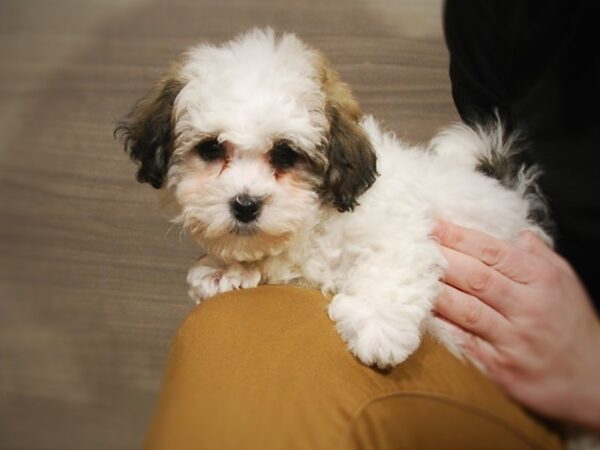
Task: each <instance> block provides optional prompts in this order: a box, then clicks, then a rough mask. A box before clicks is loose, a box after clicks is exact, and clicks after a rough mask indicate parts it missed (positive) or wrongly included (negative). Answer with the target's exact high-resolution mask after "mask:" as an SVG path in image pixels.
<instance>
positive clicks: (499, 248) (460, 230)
mask: <svg viewBox="0 0 600 450" xmlns="http://www.w3.org/2000/svg"><path fill="white" fill-rule="evenodd" d="M433 234H434V235H435V236H437V237H438V239H439V240H440V243H441V244H442V246H444V247H447V248H451V249H453V250H456V251H458V252H460V253H464V254H466V255H469V256H471V257H473V258H475V259H477V260H479V261H481V262H482V263H484V264H485V265H487V266H489V267H492V268H494V269H495V270H497V271H498V272H500V273H501V274H503V275H505V276H506V277H508V278H510V279H511V280H513V281H516V282H518V283H528V282H530V281H532V280H533V278H534V276H535V268H536V266H537V259H536V258H535V257H532V255H530V254H529V255H528V254H527V252H526V251H524V250H523V249H522V248H519V247H515V246H512V245H510V244H507V243H505V242H503V241H500V240H499V239H495V238H493V237H491V236H489V235H487V234H485V233H482V232H480V231H477V230H472V229H468V228H464V227H461V226H458V225H454V224H451V223H447V222H439V223H438V224H437V226H436V228H435V229H434V231H433ZM531 234H533V233H531ZM526 239H530V237H529V236H527V237H526ZM532 245H533V244H532ZM535 245H536V248H537V245H538V244H537V243H535Z"/></svg>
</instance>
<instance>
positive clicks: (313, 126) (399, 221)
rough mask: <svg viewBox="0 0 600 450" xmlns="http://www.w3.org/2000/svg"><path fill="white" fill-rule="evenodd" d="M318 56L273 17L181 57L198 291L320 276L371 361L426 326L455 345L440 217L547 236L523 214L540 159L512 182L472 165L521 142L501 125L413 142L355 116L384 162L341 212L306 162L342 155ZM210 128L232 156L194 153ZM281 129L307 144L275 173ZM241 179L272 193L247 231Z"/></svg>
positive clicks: (339, 323)
mask: <svg viewBox="0 0 600 450" xmlns="http://www.w3.org/2000/svg"><path fill="white" fill-rule="evenodd" d="M322 66H323V58H322V55H320V54H319V53H318V52H316V51H315V50H313V49H311V48H309V47H308V46H307V45H305V44H304V43H303V42H301V41H300V40H299V39H298V38H296V37H295V36H294V35H292V34H285V35H283V36H280V37H278V36H277V35H276V34H275V33H274V32H273V31H272V30H269V29H267V30H253V31H251V32H249V33H246V34H244V35H242V36H240V37H238V38H237V39H235V40H233V41H231V42H229V43H227V44H225V45H221V46H212V45H206V44H204V45H200V46H198V47H195V48H193V49H191V50H190V51H189V52H188V53H187V55H186V56H185V59H184V61H183V64H181V65H180V66H177V77H178V79H179V80H180V83H181V85H182V88H181V90H180V92H179V93H178V95H177V96H176V98H175V99H174V102H173V112H172V117H173V121H174V132H173V133H174V140H175V141H174V145H173V151H172V156H171V160H170V164H169V169H168V176H167V183H168V188H169V190H170V191H171V192H172V194H173V196H174V198H175V200H176V203H177V205H178V207H179V214H178V216H177V217H176V219H175V221H176V222H178V223H181V224H182V225H183V226H184V228H185V229H187V230H188V231H189V232H190V234H191V235H192V236H193V237H194V238H195V239H196V240H197V241H198V242H199V244H200V245H201V246H202V248H203V249H204V250H205V251H206V255H205V256H204V257H202V258H201V259H200V260H199V261H198V262H197V263H196V265H194V266H193V267H192V268H191V270H190V271H189V275H188V282H189V285H190V295H191V297H192V298H193V299H194V300H195V301H196V302H198V303H200V302H201V301H203V300H205V299H207V298H209V297H212V296H214V295H215V294H218V293H220V292H225V291H229V290H231V289H238V288H249V287H253V286H257V285H259V284H265V283H290V284H298V285H302V286H310V287H315V288H319V289H321V290H322V291H323V292H324V293H326V294H328V295H331V298H332V300H331V303H330V305H329V316H330V317H331V319H332V320H333V321H334V322H335V325H336V327H337V330H338V331H339V333H340V335H341V337H342V338H343V339H344V341H346V343H347V344H348V348H349V349H350V351H351V352H352V353H353V354H354V355H356V356H357V357H358V358H359V359H360V360H361V361H362V362H364V363H365V364H369V365H377V366H379V367H389V366H393V365H396V364H398V363H400V362H401V361H403V360H404V359H406V358H407V357H408V356H409V355H410V354H411V353H412V352H413V351H414V350H415V349H416V348H417V346H418V345H419V342H420V340H421V335H422V333H423V332H424V331H425V330H426V329H428V330H430V331H431V332H432V333H433V334H435V335H436V336H437V337H438V338H439V339H440V340H441V341H442V342H444V343H445V344H446V345H448V346H449V347H450V348H451V349H452V350H454V351H455V352H458V351H459V346H458V345H457V344H458V340H459V339H460V337H461V333H460V332H459V331H458V330H456V329H454V328H453V327H451V326H450V325H448V324H447V323H445V322H443V321H442V320H441V319H436V318H434V317H433V316H432V308H433V305H434V302H435V300H436V298H437V297H438V295H439V293H440V289H441V283H440V281H439V280H440V277H441V276H442V272H443V269H444V265H445V260H444V258H443V256H442V254H441V252H440V249H439V246H438V244H437V243H436V241H435V240H434V239H433V238H432V237H431V233H432V229H433V227H434V224H435V222H436V220H438V219H443V220H447V221H451V222H454V223H456V224H459V225H462V226H466V227H469V228H475V229H478V230H482V231H485V232H486V233H488V234H490V235H492V236H495V237H498V238H501V239H504V240H512V239H514V238H515V237H516V236H517V235H518V234H519V233H520V232H521V231H523V230H526V229H528V230H532V231H534V232H535V233H537V234H539V235H541V236H544V237H545V238H547V236H546V235H545V233H544V232H543V230H542V229H541V228H540V227H538V226H537V225H536V224H535V223H532V221H531V220H530V219H528V217H529V213H530V211H531V210H532V208H534V207H538V206H539V205H537V204H534V203H535V202H538V201H539V200H538V199H537V197H533V196H530V195H528V194H527V192H529V190H530V188H531V185H532V183H534V181H535V173H534V172H533V171H532V170H525V169H523V170H522V171H521V173H520V175H519V176H518V180H517V182H516V183H515V186H514V188H513V189H509V188H506V187H504V186H502V185H501V183H500V182H499V181H498V180H496V179H494V178H492V177H489V176H486V175H484V174H482V173H480V172H479V171H477V170H476V166H477V164H478V162H479V161H480V160H481V158H486V157H489V156H490V152H496V153H498V154H499V155H500V156H502V153H508V152H511V151H512V148H511V145H510V140H508V141H507V140H506V139H505V138H503V137H502V131H501V129H499V128H494V129H490V130H486V129H484V128H480V129H476V130H473V129H471V128H468V127H466V126H464V125H456V126H453V127H451V128H448V129H447V130H445V131H443V132H442V133H441V134H439V135H438V136H437V137H435V138H434V139H433V141H432V143H431V145H430V146H429V147H428V148H417V147H410V146H408V145H406V144H405V143H403V142H402V141H400V140H398V139H397V138H396V137H395V136H394V135H393V134H392V133H390V132H386V131H383V130H382V129H381V127H380V126H379V125H378V123H377V122H376V120H375V119H374V118H372V117H370V116H367V117H363V118H362V119H361V120H360V123H359V124H357V126H358V127H360V128H361V129H362V132H364V133H365V134H366V136H367V137H368V140H369V142H370V144H371V146H372V147H373V149H374V151H375V153H376V155H377V170H378V172H379V176H378V178H377V179H376V181H375V182H374V184H373V185H372V186H371V187H370V188H369V189H367V190H366V192H364V193H362V195H360V196H359V197H358V205H357V206H355V208H354V210H353V211H346V212H340V211H339V209H340V208H339V207H337V206H334V205H332V204H331V203H328V202H325V201H323V198H322V195H320V193H319V188H320V181H321V178H322V176H323V174H322V173H320V172H318V171H314V170H311V169H310V167H309V166H310V165H309V164H308V161H310V162H312V163H313V165H316V166H318V165H319V164H321V165H322V166H323V167H324V170H325V169H331V167H329V166H328V164H329V165H331V164H334V163H333V162H331V161H327V154H326V152H323V151H322V148H323V147H326V146H327V145H328V141H329V139H330V136H331V133H332V131H331V127H332V125H331V123H330V119H329V117H328V114H327V108H328V103H327V102H328V95H329V94H328V92H327V91H326V90H324V88H323V77H322ZM207 137H215V138H218V140H219V142H222V143H223V145H224V146H225V148H226V152H227V160H226V162H225V161H224V162H218V163H215V162H207V161H204V160H203V159H202V158H199V157H198V155H197V153H196V152H195V148H196V147H195V146H196V145H197V144H198V142H199V141H201V140H202V139H205V138H207ZM281 139H285V140H286V141H289V142H291V143H292V145H293V147H294V148H295V149H297V150H298V152H299V153H301V154H302V155H304V158H303V159H302V160H301V161H300V162H299V163H298V164H297V165H296V166H294V167H293V168H292V169H291V170H289V171H283V173H278V172H277V171H276V170H275V169H273V167H272V166H271V165H270V164H269V152H270V150H271V148H272V146H273V145H274V142H277V141H278V140H281ZM507 142H508V145H506V143H507ZM334 169H335V168H334ZM242 193H246V194H249V195H251V196H253V197H256V198H260V199H262V200H264V204H263V207H262V210H261V213H260V216H259V217H258V219H257V221H256V223H255V224H254V225H253V228H252V229H251V230H245V231H244V232H240V230H239V228H236V227H237V225H236V219H235V218H234V217H233V215H232V212H231V208H230V201H231V199H232V198H233V197H235V196H236V195H238V194H242ZM236 230H237V231H236Z"/></svg>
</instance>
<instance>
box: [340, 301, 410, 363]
mask: <svg viewBox="0 0 600 450" xmlns="http://www.w3.org/2000/svg"><path fill="white" fill-rule="evenodd" d="M338 297H339V296H336V298H335V299H334V301H333V302H332V303H331V304H330V306H329V317H330V318H331V319H332V320H333V321H334V322H335V323H336V328H337V330H338V332H339V333H340V335H341V337H342V339H343V340H344V341H345V342H346V343H347V344H348V349H349V350H350V352H352V354H353V355H354V356H356V357H357V358H358V359H359V360H360V361H361V362H362V363H364V364H366V365H368V366H377V367H379V368H380V369H388V368H391V367H393V366H396V365H398V364H400V363H401V362H402V361H404V360H405V359H406V358H408V357H409V356H410V355H411V354H412V353H413V352H414V351H415V350H416V349H417V347H418V346H419V344H420V343H421V332H420V324H419V323H418V322H417V323H415V321H414V320H410V319H409V318H407V317H406V318H405V317H397V315H396V316H395V317H394V316H390V315H386V314H385V312H378V311H373V310H372V309H371V308H370V307H368V306H367V305H366V304H365V302H355V301H352V300H350V301H349V299H348V298H347V297H346V298H338Z"/></svg>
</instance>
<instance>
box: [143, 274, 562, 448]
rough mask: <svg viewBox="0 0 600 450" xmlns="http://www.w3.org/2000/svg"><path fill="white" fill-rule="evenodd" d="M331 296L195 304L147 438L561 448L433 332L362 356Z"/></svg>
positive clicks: (258, 295) (266, 292) (276, 295)
mask: <svg viewBox="0 0 600 450" xmlns="http://www.w3.org/2000/svg"><path fill="white" fill-rule="evenodd" d="M327 303H328V300H327V299H326V298H325V297H323V296H322V295H321V294H320V293H319V292H317V291H314V290H308V289H301V288H296V287H289V286H264V287H260V288H257V289H250V290H245V291H235V292H232V293H227V294H223V295H220V296H218V297H216V298H214V299H211V300H208V301H207V302H205V303H203V304H202V305H200V306H199V307H197V308H196V309H195V310H194V311H192V313H191V314H190V315H189V316H188V317H187V318H186V320H185V321H184V322H183V324H182V325H181V326H180V328H179V330H178V332H177V334H176V337H175V339H174V341H173V347H172V353H171V357H170V361H169V364H168V367H167V371H166V375H165V379H164V382H163V388H162V392H161V398H160V402H159V405H158V408H157V411H156V413H155V417H154V421H153V423H152V425H151V427H150V431H149V433H148V436H147V440H146V448H147V449H171V450H178V449H181V450H185V449H211V450H213V449H214V450H218V449H249V450H250V449H261V450H270V449H311V450H318V449H337V448H340V449H346V448H347V449H354V448H357V449H358V448H364V449H388V448H389V449H392V448H393V449H412V448H414V449H429V448H432V449H433V448H436V449H439V448H462V449H469V448H482V445H483V446H485V448H490V449H495V448H498V449H500V448H511V449H520V448H544V449H550V448H558V447H557V446H558V445H559V444H558V439H557V437H556V436H554V435H552V434H551V433H549V432H547V430H545V429H544V427H543V426H541V425H540V424H538V423H537V422H536V421H535V420H533V419H531V418H530V417H529V416H527V415H526V414H525V413H524V412H523V411H522V410H521V409H520V408H519V407H518V406H516V405H514V404H512V403H511V402H510V401H508V400H507V399H506V398H505V397H504V395H502V393H501V392H499V391H498V390H497V389H496V388H495V387H494V386H493V384H492V383H491V382H489V380H487V379H485V377H483V376H482V375H481V374H480V373H478V372H477V371H476V370H475V369H474V368H472V367H471V366H469V365H467V364H464V363H462V362H460V361H457V360H456V359H454V358H453V357H452V356H451V355H450V354H449V353H448V352H447V351H445V350H444V349H443V348H441V347H440V346H439V345H437V344H436V343H435V342H433V341H432V340H431V339H428V338H426V339H425V340H424V342H423V345H422V346H421V348H420V349H419V350H418V351H417V352H416V353H415V354H414V355H413V356H411V357H410V358H409V359H408V360H407V361H406V362H405V363H403V364H401V365H400V366H398V367H396V368H394V369H393V370H391V371H379V370H376V369H372V368H369V367H366V366H364V365H362V364H361V363H360V362H358V361H357V360H356V359H355V358H354V357H353V356H352V355H351V354H350V353H349V352H348V351H347V350H346V348H345V345H344V343H343V342H342V340H341V339H340V338H339V336H338V334H337V332H336V330H335V325H334V324H333V323H332V322H331V321H330V320H329V318H328V316H327V310H326V306H327ZM538 444H539V445H538Z"/></svg>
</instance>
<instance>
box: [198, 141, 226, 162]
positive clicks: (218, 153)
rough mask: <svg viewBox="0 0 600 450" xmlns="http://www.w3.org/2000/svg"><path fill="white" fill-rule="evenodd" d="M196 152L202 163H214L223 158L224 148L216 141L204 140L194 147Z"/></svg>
mask: <svg viewBox="0 0 600 450" xmlns="http://www.w3.org/2000/svg"><path fill="white" fill-rule="evenodd" d="M196 151H197V152H198V155H200V158H202V159H203V160H204V161H216V160H217V159H223V158H224V157H225V146H224V145H223V144H222V143H221V142H219V141H218V140H217V139H206V140H204V141H202V142H200V143H199V144H198V145H197V146H196Z"/></svg>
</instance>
